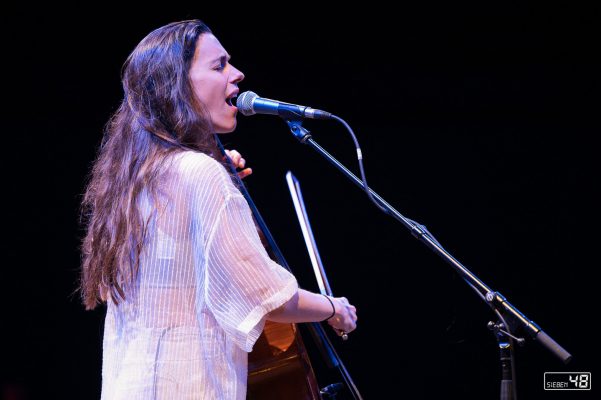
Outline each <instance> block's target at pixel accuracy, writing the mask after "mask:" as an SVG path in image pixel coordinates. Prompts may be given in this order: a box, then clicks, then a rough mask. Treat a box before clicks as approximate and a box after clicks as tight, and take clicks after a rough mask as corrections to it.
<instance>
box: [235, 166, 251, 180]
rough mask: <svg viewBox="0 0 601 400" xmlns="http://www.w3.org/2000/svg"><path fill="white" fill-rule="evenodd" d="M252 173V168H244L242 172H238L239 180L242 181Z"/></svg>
mask: <svg viewBox="0 0 601 400" xmlns="http://www.w3.org/2000/svg"><path fill="white" fill-rule="evenodd" d="M252 173H253V170H252V168H245V169H243V170H242V171H240V172H238V176H239V177H240V179H244V178H246V177H247V176H249V175H250V174H252Z"/></svg>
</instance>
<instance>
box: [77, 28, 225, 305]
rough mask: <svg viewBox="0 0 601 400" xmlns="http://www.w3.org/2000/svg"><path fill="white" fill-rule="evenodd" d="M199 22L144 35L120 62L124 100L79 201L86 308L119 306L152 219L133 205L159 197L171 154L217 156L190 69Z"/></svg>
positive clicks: (201, 30)
mask: <svg viewBox="0 0 601 400" xmlns="http://www.w3.org/2000/svg"><path fill="white" fill-rule="evenodd" d="M205 33H211V31H210V29H209V28H208V27H207V26H206V25H205V24H204V23H203V22H201V21H199V20H190V21H182V22H175V23H172V24H169V25H166V26H163V27H161V28H159V29H157V30H155V31H153V32H151V33H150V34H149V35H148V36H146V37H145V38H144V39H143V40H142V41H141V42H140V43H139V44H138V46H136V48H135V49H134V51H133V52H132V53H131V54H130V55H129V57H128V58H127V60H126V61H125V64H124V65H123V69H122V73H121V80H122V84H123V91H124V96H123V101H122V102H121V105H120V106H119V108H118V110H117V111H116V112H115V113H114V114H113V116H112V117H111V119H110V120H109V121H108V123H107V125H106V127H105V130H104V137H103V139H102V142H101V145H100V149H99V152H98V156H97V158H96V160H95V162H94V164H93V167H92V170H91V174H90V178H89V182H88V185H87V188H86V191H85V194H84V198H83V201H82V212H81V215H82V222H83V224H84V226H85V229H86V235H85V237H84V239H83V241H82V249H81V253H82V270H81V279H80V286H79V290H80V291H81V295H82V300H83V304H84V306H85V308H86V309H88V310H91V309H94V308H95V307H96V306H97V305H98V304H100V303H102V302H103V301H105V300H106V299H107V297H108V294H110V298H111V299H112V300H113V301H114V302H115V304H118V303H119V302H120V301H121V300H123V299H125V292H126V287H127V286H128V285H129V284H131V283H132V282H133V280H134V279H135V277H136V276H137V272H138V267H139V260H140V254H141V251H142V244H143V243H144V237H145V229H146V225H147V221H144V220H143V218H142V216H141V214H140V212H139V210H138V208H137V207H136V204H137V201H138V197H139V195H140V193H141V192H142V190H146V191H147V192H148V194H149V196H151V197H152V198H156V197H157V190H158V189H157V186H158V185H157V178H158V176H159V173H160V171H161V168H162V166H163V164H164V161H165V160H166V156H168V155H170V154H172V153H174V152H178V151H182V150H189V149H192V150H196V151H200V152H203V153H205V154H209V155H217V154H219V150H218V148H217V145H216V141H215V138H214V135H213V133H212V132H213V130H212V126H211V123H210V118H208V117H207V114H206V112H205V111H203V106H202V104H200V102H199V101H198V99H197V98H196V96H195V95H194V92H193V90H192V85H191V83H190V80H189V77H188V74H189V69H190V65H191V63H192V59H193V57H194V52H195V50H196V45H197V42H198V38H199V37H200V35H202V34H205Z"/></svg>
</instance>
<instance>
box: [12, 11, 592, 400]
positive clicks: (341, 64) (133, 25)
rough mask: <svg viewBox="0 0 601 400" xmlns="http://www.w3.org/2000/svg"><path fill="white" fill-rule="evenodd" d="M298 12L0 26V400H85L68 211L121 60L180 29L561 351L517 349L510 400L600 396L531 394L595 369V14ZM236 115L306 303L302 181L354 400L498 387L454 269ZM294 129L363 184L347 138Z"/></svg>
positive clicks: (306, 153) (64, 14) (95, 378)
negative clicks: (337, 298) (566, 375)
mask: <svg viewBox="0 0 601 400" xmlns="http://www.w3.org/2000/svg"><path fill="white" fill-rule="evenodd" d="M291 6H292V5H290V6H283V5H280V6H279V7H273V8H265V9H262V10H258V9H253V8H245V9H237V8H235V7H234V6H228V7H227V8H221V9H219V8H213V9H208V8H206V7H202V6H187V7H185V8H178V7H176V6H175V5H174V6H173V7H168V6H165V5H163V6H161V7H160V8H155V9H151V8H150V7H144V8H143V9H141V10H140V11H139V12H138V13H133V14H129V15H125V14H124V13H123V12H122V11H120V10H117V9H114V10H113V9H110V8H108V6H96V8H94V6H88V5H86V6H85V8H84V7H83V6H81V8H79V9H69V10H67V9H65V10H59V9H52V10H47V11H44V10H39V9H35V10H34V9H33V7H32V9H30V10H22V11H20V12H14V13H12V12H10V13H8V14H5V16H3V17H2V19H3V30H4V31H5V32H4V34H3V45H4V46H3V50H4V51H3V54H4V55H3V64H4V67H5V69H4V70H5V73H4V74H3V78H4V79H3V81H4V84H3V86H4V89H5V90H6V91H5V92H4V93H3V97H4V102H3V103H4V104H5V105H4V106H3V124H2V125H3V129H4V132H3V133H4V135H3V137H4V139H5V140H4V151H3V153H4V154H3V164H4V166H3V175H4V179H3V180H4V185H3V186H4V190H3V193H4V196H3V197H4V198H5V199H6V200H7V204H6V205H5V208H4V209H5V219H6V220H7V221H8V224H7V225H5V226H7V228H5V235H4V237H6V238H8V241H6V240H4V245H5V246H6V247H5V249H4V254H5V256H6V257H5V260H4V262H3V271H2V286H3V289H2V296H3V298H4V299H3V301H2V308H3V310H4V311H3V313H2V314H3V318H2V321H3V323H2V335H3V338H4V339H3V340H2V349H1V354H0V359H1V360H2V361H1V371H0V372H1V375H0V383H1V385H2V386H1V388H2V396H3V398H5V399H9V398H12V399H17V398H19V399H34V398H35V399H37V398H64V399H66V398H76V399H95V398H98V397H99V395H100V384H101V375H100V374H101V361H102V360H101V356H102V342H101V340H102V331H103V315H104V309H98V310H96V311H93V312H86V311H84V310H83V307H82V306H81V305H80V303H79V299H78V296H77V294H74V293H73V292H74V290H75V288H76V281H77V278H78V267H79V253H78V245H79V240H80V238H81V236H82V231H81V228H80V227H79V225H78V204H79V202H80V200H81V194H82V192H83V190H84V185H85V179H86V175H87V173H88V171H89V167H90V164H91V162H92V160H93V158H94V155H95V152H96V149H97V146H98V144H99V141H100V139H101V131H102V128H103V125H104V123H105V121H106V120H107V119H108V118H109V116H110V114H111V113H112V112H113V111H114V110H115V109H116V107H117V105H118V103H119V101H120V98H121V94H122V92H121V86H120V81H119V74H120V68H121V65H122V63H123V61H124V60H125V58H126V57H127V55H128V54H129V52H130V51H131V50H132V49H133V48H134V46H135V45H136V44H137V43H138V42H139V41H140V40H141V39H142V38H143V37H144V36H145V35H146V34H147V33H148V32H149V31H150V30H152V29H154V28H157V27H159V26H161V25H163V24H166V23H168V22H171V21H175V20H181V19H189V18H201V19H203V20H204V21H205V22H206V23H207V24H208V25H209V26H211V27H212V29H213V31H214V32H215V34H216V36H217V37H218V38H219V39H220V40H221V42H222V44H223V45H224V46H225V48H226V49H227V50H228V51H229V52H230V53H231V55H232V56H233V57H232V63H233V64H234V65H236V66H237V67H238V68H239V69H241V70H242V71H243V72H244V73H245V74H246V79H245V81H244V82H242V83H241V85H240V88H241V91H245V90H253V91H255V92H257V93H258V94H259V95H261V96H264V97H269V98H274V99H279V100H282V101H287V102H292V103H297V104H304V105H310V106H312V107H315V108H319V109H324V110H328V111H330V112H332V113H334V114H336V115H338V116H340V117H342V118H344V119H345V120H346V121H348V123H349V124H350V125H351V126H352V127H353V128H354V130H355V132H356V134H357V136H358V139H359V141H360V144H361V145H362V149H363V154H364V157H365V168H366V173H367V177H368V181H369V183H370V185H371V186H372V187H373V188H374V189H375V190H376V191H377V192H378V193H379V194H380V195H382V196H383V197H384V198H385V199H387V200H388V202H389V203H390V204H392V205H393V206H394V207H395V208H397V209H398V210H399V211H400V212H401V213H402V214H403V215H405V216H407V217H410V218H412V219H415V220H417V221H419V222H421V223H423V224H425V225H426V226H427V227H428V228H429V229H430V231H431V232H432V233H433V234H434V235H435V236H436V237H437V239H438V240H439V241H440V242H441V243H442V244H443V245H444V246H445V248H446V249H447V250H448V251H450V252H451V254H453V255H454V256H455V257H456V258H458V259H459V260H460V261H461V262H462V263H463V264H464V265H465V266H467V267H468V268H469V269H470V270H471V271H472V272H474V273H475V274H476V275H477V276H479V277H480V278H481V279H482V280H483V281H484V282H485V283H486V284H488V285H489V286H490V287H492V288H493V289H495V290H498V291H499V292H500V293H502V294H503V295H505V296H506V297H507V298H508V300H509V301H510V302H511V303H512V304H514V305H515V306H516V307H517V308H518V309H519V310H521V311H522V312H523V313H525V314H526V316H527V317H529V318H530V319H532V320H534V321H535V322H537V323H538V324H539V325H540V326H541V327H542V328H543V329H544V330H545V331H546V332H547V333H548V334H549V335H551V337H553V338H554V339H555V340H557V341H558V342H559V343H560V344H561V345H563V346H564V347H565V348H566V349H567V350H568V351H570V352H571V353H572V354H573V356H574V360H573V362H572V363H571V364H569V365H567V366H566V365H563V364H562V363H561V362H560V361H559V360H557V359H556V358H554V357H553V356H552V355H551V354H550V353H549V352H547V351H546V350H545V349H544V348H542V347H541V346H540V345H539V344H538V343H537V342H533V341H531V340H528V341H527V345H526V346H525V347H523V348H519V349H517V358H516V368H517V377H518V379H517V387H518V394H519V395H520V398H522V399H534V398H536V399H539V398H566V399H567V398H592V395H594V393H595V392H597V391H598V389H596V388H592V391H591V392H588V393H574V392H546V391H544V390H543V374H544V372H548V371H586V372H592V374H593V375H594V376H595V377H597V375H598V373H599V368H598V362H597V360H596V354H598V343H599V342H598V334H597V333H596V329H595V328H594V324H595V323H594V320H595V319H596V316H598V315H599V314H598V307H597V306H598V305H599V301H598V300H597V299H598V297H597V295H598V292H597V290H598V289H597V288H598V285H597V278H596V276H598V275H597V274H596V272H597V271H596V269H597V268H598V267H599V261H598V257H597V254H596V251H597V250H598V248H597V239H598V234H597V227H598V218H597V217H598V213H597V212H596V211H597V206H598V204H599V197H598V195H597V189H598V186H599V180H598V177H597V172H598V147H597V146H596V145H594V143H596V139H597V138H596V137H595V136H596V135H598V134H599V124H598V121H597V118H598V114H599V77H598V76H599V71H600V70H601V69H600V60H599V58H600V57H599V54H600V53H599V46H598V42H597V40H596V39H593V38H597V37H601V36H599V32H598V31H599V29H598V28H599V24H598V21H599V12H598V9H593V8H592V7H582V8H578V7H577V6H575V5H572V6H570V7H566V6H557V5H553V6H551V5H549V4H541V5H532V4H525V3H521V4H514V5H511V4H508V3H506V2H494V4H489V5H486V6H482V5H474V4H469V5H468V4H467V3H460V4H457V3H456V2H454V3H453V5H452V6H451V5H445V6H440V5H435V4H428V5H423V6H411V7H408V6H403V5H401V6H399V7H398V8H395V9H393V8H391V7H392V5H384V4H381V5H377V4H375V3H369V5H368V4H362V5H356V6H348V5H347V6H344V7H340V8H339V9H338V10H331V11H326V10H325V9H324V8H318V7H317V6H314V7H315V8H314V10H315V11H310V10H311V7H310V6H308V5H306V4H294V5H293V6H295V8H296V7H302V8H303V10H300V11H292V9H293V7H291ZM238 121H239V124H238V129H237V131H236V132H235V133H233V134H228V135H226V136H224V138H223V140H224V142H225V143H226V145H227V147H228V148H234V149H237V150H239V151H240V152H241V153H242V154H243V155H244V157H245V158H246V159H247V160H248V164H249V165H250V166H252V167H253V170H254V174H253V175H252V176H251V177H249V178H248V179H246V183H247V187H248V189H249V190H250V193H251V196H252V197H253V199H254V201H255V203H256V204H257V205H258V207H259V209H260V210H261V211H262V214H263V216H264V218H265V220H266V222H267V224H268V226H269V228H270V229H271V231H272V233H273V234H274V236H275V238H276V240H277V241H278V243H279V245H280V247H281V249H282V250H283V252H284V254H285V256H286V258H287V260H288V262H289V263H290V265H291V266H292V269H293V272H294V274H295V275H296V276H297V277H298V280H299V282H300V284H301V286H302V287H305V288H307V289H313V290H315V289H317V285H316V283H315V278H314V277H313V275H312V274H313V273H312V269H311V267H310V263H309V258H308V256H307V254H306V250H305V248H304V243H303V241H302V236H301V232H300V229H299V226H298V223H297V221H296V219H295V215H294V211H293V208H292V203H291V200H290V196H289V194H288V191H287V187H286V184H285V180H284V175H285V173H286V171H288V170H291V171H293V172H294V174H295V175H296V176H297V177H298V178H299V179H300V181H301V184H302V188H303V193H304V198H305V201H306V203H307V209H308V213H309V215H310V217H311V222H312V225H313V229H314V231H315V235H316V241H317V244H318V246H319V249H320V252H321V256H322V259H323V261H324V263H325V266H326V268H327V271H328V273H329V278H330V281H331V284H332V287H333V290H334V292H335V294H338V295H344V296H346V297H348V298H349V299H350V300H351V302H352V303H353V304H355V305H356V306H357V308H358V313H359V316H360V319H359V327H358V329H357V330H356V331H355V332H353V333H352V335H350V338H351V339H350V340H349V341H348V342H346V343H342V342H341V341H339V340H334V341H335V343H336V346H337V350H338V352H339V354H340V355H341V357H342V358H343V360H344V362H345V363H346V365H347V368H348V370H349V371H350V373H351V375H352V377H353V378H354V379H355V381H356V384H357V386H358V387H359V389H360V390H361V392H362V393H363V395H364V397H365V398H366V399H375V398H407V399H409V398H424V399H431V398H440V397H445V398H470V399H494V398H498V396H499V394H498V391H499V381H500V365H499V360H498V351H497V347H496V346H497V345H496V342H495V339H494V337H493V335H492V334H491V333H490V331H488V330H487V328H486V325H487V322H488V321H489V320H492V319H494V315H493V314H492V312H491V311H490V309H489V308H488V307H487V306H486V305H485V304H484V303H483V302H482V301H481V300H480V299H479V298H478V297H477V296H475V295H474V293H473V292H472V291H471V289H470V288H469V287H468V286H467V285H466V284H465V282H463V281H462V279H461V278H459V277H458V275H457V274H456V273H455V272H454V271H453V270H452V269H451V267H450V266H448V265H447V264H446V263H444V262H443V261H442V260H441V259H439V258H438V257H437V256H435V255H434V254H433V253H432V252H430V251H429V250H428V249H427V248H426V247H425V246H423V245H422V244H420V243H419V242H417V241H416V240H415V239H414V238H413V237H412V236H411V234H410V233H409V232H407V231H406V230H405V228H403V227H402V226H401V225H400V224H399V223H397V222H395V221H394V220H392V219H391V218H389V217H386V216H385V215H383V214H382V213H381V212H379V211H378V210H377V209H376V208H375V207H374V206H372V204H371V203H370V202H369V201H368V200H367V198H366V196H365V195H364V194H363V193H362V192H361V191H360V190H358V188H357V187H355V186H354V185H353V184H352V183H350V182H349V181H347V180H346V179H345V178H344V177H343V176H342V175H341V174H340V173H339V172H338V171H337V170H335V169H333V167H331V166H330V165H329V164H328V163H327V162H326V161H325V160H323V159H322V158H321V157H320V156H318V155H317V154H316V153H315V152H314V151H313V150H311V149H310V148H309V147H307V146H303V145H301V144H300V143H298V142H297V141H296V139H294V138H293V137H292V135H291V134H290V132H289V131H288V128H287V126H286V124H285V123H284V122H283V121H282V120H280V119H279V118H277V117H272V116H254V117H249V118H246V117H243V116H239V118H238ZM305 126H306V127H307V128H308V129H309V130H311V131H312V133H313V135H314V138H315V139H316V140H317V141H318V142H319V143H320V144H321V145H322V146H324V147H325V148H326V149H328V150H329V151H330V152H331V153H332V154H333V155H335V156H336V157H338V158H339V159H340V160H341V161H342V162H343V163H344V164H346V165H347V166H349V168H351V170H353V171H355V172H356V173H357V171H358V168H357V165H356V161H355V158H354V155H355V151H354V147H353V144H352V141H351V139H350V137H349V136H348V135H347V134H346V132H345V130H344V129H343V128H342V126H341V125H339V124H336V123H334V122H318V121H308V122H307V123H306V124H305ZM333 339H336V338H333ZM313 364H314V366H316V368H317V369H323V368H322V367H321V366H320V365H322V364H323V362H322V360H320V359H319V357H315V358H314V359H313ZM323 376H326V378H322V379H321V382H320V383H321V384H322V385H323V384H327V383H331V382H333V381H335V379H334V378H330V377H329V376H328V375H327V373H324V375H323ZM593 381H596V379H593ZM576 395H578V396H576ZM11 396H12V397H11ZM587 396H588V397H587Z"/></svg>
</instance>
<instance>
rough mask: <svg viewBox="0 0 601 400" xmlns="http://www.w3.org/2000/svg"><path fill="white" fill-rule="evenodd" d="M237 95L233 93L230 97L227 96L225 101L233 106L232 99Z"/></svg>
mask: <svg viewBox="0 0 601 400" xmlns="http://www.w3.org/2000/svg"><path fill="white" fill-rule="evenodd" d="M236 97H238V95H237V94H233V95H231V96H230V97H228V98H227V99H225V102H226V103H227V105H228V106H230V107H234V99H235V98H236Z"/></svg>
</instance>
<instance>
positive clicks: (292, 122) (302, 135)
mask: <svg viewBox="0 0 601 400" xmlns="http://www.w3.org/2000/svg"><path fill="white" fill-rule="evenodd" d="M286 123H287V124H288V128H290V132H292V134H293V135H294V137H295V138H297V139H298V140H299V142H301V143H303V144H304V143H305V142H306V141H307V140H308V139H309V138H310V137H311V132H309V130H308V129H306V128H305V127H303V121H302V120H300V119H287V120H286Z"/></svg>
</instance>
